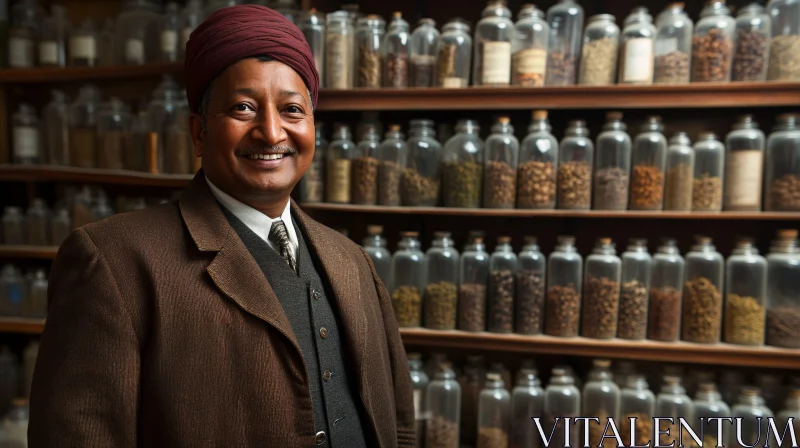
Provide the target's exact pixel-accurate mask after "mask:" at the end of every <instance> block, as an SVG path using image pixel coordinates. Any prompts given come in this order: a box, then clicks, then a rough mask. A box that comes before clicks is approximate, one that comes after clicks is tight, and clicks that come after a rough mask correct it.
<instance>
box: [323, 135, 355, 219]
mask: <svg viewBox="0 0 800 448" xmlns="http://www.w3.org/2000/svg"><path fill="white" fill-rule="evenodd" d="M352 138H353V137H352V135H351V134H350V128H348V127H347V125H344V124H337V125H335V126H334V132H333V135H332V136H331V143H330V146H328V151H327V154H326V155H325V160H326V164H327V168H326V169H325V180H326V183H327V185H326V186H325V194H326V195H327V198H328V202H334V203H339V204H349V203H350V166H351V163H352V159H353V157H354V156H355V153H356V144H355V143H353V141H352Z"/></svg>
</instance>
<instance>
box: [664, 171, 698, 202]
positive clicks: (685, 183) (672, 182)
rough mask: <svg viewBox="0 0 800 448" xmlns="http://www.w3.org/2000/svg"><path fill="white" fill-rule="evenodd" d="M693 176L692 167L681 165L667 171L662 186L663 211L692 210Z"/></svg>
mask: <svg viewBox="0 0 800 448" xmlns="http://www.w3.org/2000/svg"><path fill="white" fill-rule="evenodd" d="M693 185H694V174H693V173H692V167H691V166H689V165H687V164H685V163H681V164H678V165H675V166H673V167H672V168H670V169H668V170H667V182H666V184H665V185H664V191H665V196H666V197H665V198H664V210H681V211H689V210H691V209H692V186H693Z"/></svg>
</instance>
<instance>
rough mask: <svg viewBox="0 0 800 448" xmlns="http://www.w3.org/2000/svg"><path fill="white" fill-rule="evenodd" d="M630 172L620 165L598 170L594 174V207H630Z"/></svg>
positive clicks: (623, 208) (612, 208)
mask: <svg viewBox="0 0 800 448" xmlns="http://www.w3.org/2000/svg"><path fill="white" fill-rule="evenodd" d="M628 181H629V179H628V172H627V171H625V170H624V169H622V168H619V167H616V166H615V167H609V168H602V169H599V170H597V173H595V176H594V208H595V209H597V210H625V209H626V208H628Z"/></svg>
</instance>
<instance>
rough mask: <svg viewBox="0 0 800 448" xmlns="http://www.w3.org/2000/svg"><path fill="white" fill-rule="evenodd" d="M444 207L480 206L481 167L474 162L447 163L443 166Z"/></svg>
mask: <svg viewBox="0 0 800 448" xmlns="http://www.w3.org/2000/svg"><path fill="white" fill-rule="evenodd" d="M443 176H444V179H443V180H444V205H445V207H473V208H477V207H480V205H481V188H482V186H483V166H482V165H481V164H479V163H475V162H449V163H445V164H444V168H443Z"/></svg>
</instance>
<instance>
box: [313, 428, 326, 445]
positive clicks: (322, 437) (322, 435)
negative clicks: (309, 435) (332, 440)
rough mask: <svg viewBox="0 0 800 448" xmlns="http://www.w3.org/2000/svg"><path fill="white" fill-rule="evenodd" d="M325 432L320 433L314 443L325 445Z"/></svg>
mask: <svg viewBox="0 0 800 448" xmlns="http://www.w3.org/2000/svg"><path fill="white" fill-rule="evenodd" d="M325 438H326V437H325V431H320V432H318V433H317V435H316V437H314V441H315V442H317V445H322V444H323V443H325Z"/></svg>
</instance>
